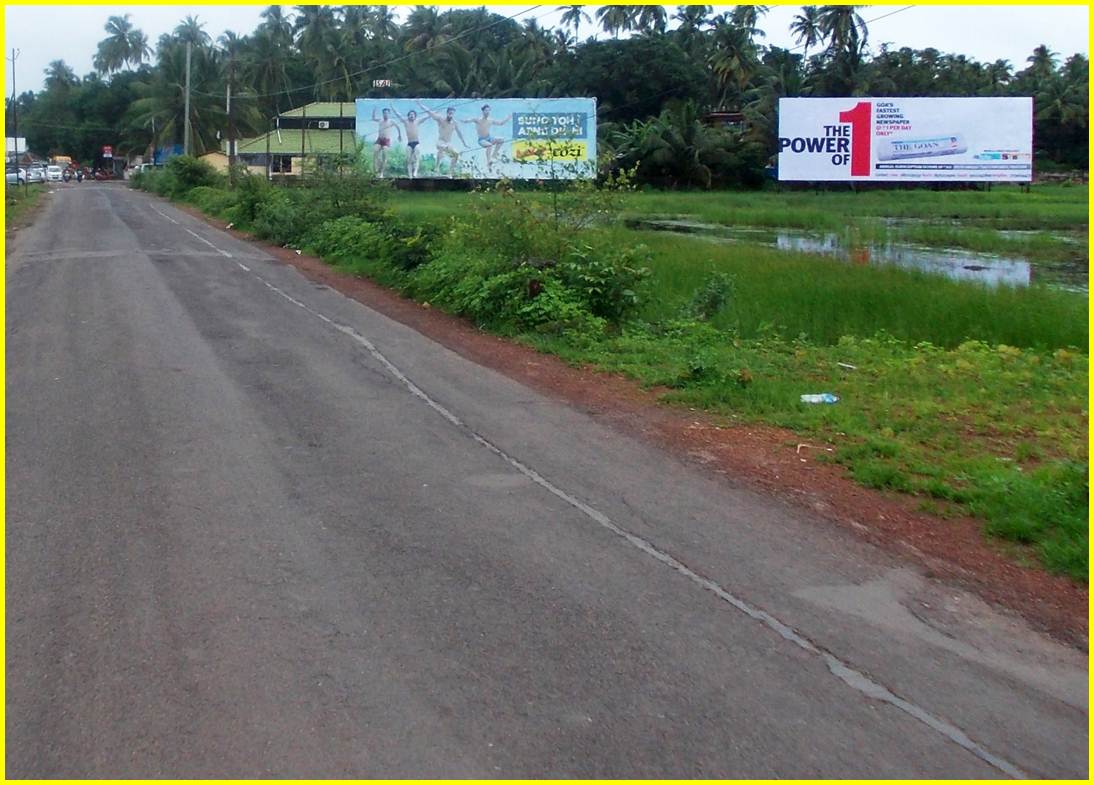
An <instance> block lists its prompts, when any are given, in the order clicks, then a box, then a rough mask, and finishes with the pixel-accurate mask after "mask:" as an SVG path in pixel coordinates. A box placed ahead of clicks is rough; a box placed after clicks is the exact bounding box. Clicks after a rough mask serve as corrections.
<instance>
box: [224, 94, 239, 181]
mask: <svg viewBox="0 0 1094 785" xmlns="http://www.w3.org/2000/svg"><path fill="white" fill-rule="evenodd" d="M229 73H230V72H229ZM225 101H226V105H225V107H224V111H225V112H227V114H228V177H229V179H230V180H231V182H232V185H235V181H236V173H235V168H234V167H235V163H236V156H235V146H234V142H233V141H232V77H231V76H230V75H229V77H228V85H227V98H226V99H225Z"/></svg>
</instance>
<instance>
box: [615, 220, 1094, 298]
mask: <svg viewBox="0 0 1094 785" xmlns="http://www.w3.org/2000/svg"><path fill="white" fill-rule="evenodd" d="M627 225H628V226H629V227H631V228H632V229H652V230H654V231H663V232H679V233H684V234H694V235H697V236H700V237H704V238H707V239H710V240H713V241H716V242H724V243H739V242H744V243H756V244H758V245H767V246H770V247H772V248H775V249H777V250H780V251H791V252H795V253H805V254H815V255H819V256H826V257H830V258H834V259H842V260H845V261H849V262H851V263H852V264H858V265H867V264H890V265H896V266H897V267H903V268H906V269H909V270H918V271H920V272H925V273H931V274H933V275H944V276H946V277H947V278H952V279H955V280H959V281H974V282H977V283H982V284H986V285H988V286H999V285H1006V286H1029V285H1030V284H1032V283H1043V284H1048V285H1051V286H1053V287H1056V288H1061V289H1067V290H1070V291H1076V292H1084V293H1085V292H1086V291H1087V286H1088V284H1087V270H1086V268H1085V265H1084V266H1080V265H1066V264H1060V265H1053V264H1031V263H1030V262H1029V261H1028V260H1026V259H1022V258H1020V257H1003V256H997V255H995V254H986V253H977V252H976V251H966V250H962V249H959V248H931V247H926V246H919V245H909V244H906V243H894V242H888V243H870V244H863V245H858V246H851V247H848V245H847V244H846V242H845V239H844V237H842V236H841V235H839V234H834V233H823V234H819V233H809V232H801V231H795V230H792V229H755V228H739V227H729V226H722V225H720V224H706V223H699V222H696V221H689V220H686V219H682V218H663V219H630V220H628V221H627Z"/></svg>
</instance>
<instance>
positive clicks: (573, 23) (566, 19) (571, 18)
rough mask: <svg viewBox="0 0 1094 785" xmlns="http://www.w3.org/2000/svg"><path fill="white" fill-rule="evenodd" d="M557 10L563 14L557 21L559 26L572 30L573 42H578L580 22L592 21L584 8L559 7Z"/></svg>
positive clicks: (574, 6) (575, 6) (577, 6)
mask: <svg viewBox="0 0 1094 785" xmlns="http://www.w3.org/2000/svg"><path fill="white" fill-rule="evenodd" d="M557 10H559V11H563V12H565V13H563V14H562V16H561V17H560V18H559V20H558V21H559V24H560V25H562V27H572V28H574V39H575V40H579V36H578V33H579V31H580V28H581V23H582V21H585V22H591V21H593V20H592V18H591V17H590V16H589V15H588V14H587V13H585V7H584V6H580V5H560V6H559V7H558V9H557Z"/></svg>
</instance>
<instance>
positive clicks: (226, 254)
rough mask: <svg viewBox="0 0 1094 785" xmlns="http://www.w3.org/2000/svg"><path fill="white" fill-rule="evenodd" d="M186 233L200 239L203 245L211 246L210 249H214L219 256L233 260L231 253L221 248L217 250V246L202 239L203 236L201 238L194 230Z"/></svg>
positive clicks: (188, 230)
mask: <svg viewBox="0 0 1094 785" xmlns="http://www.w3.org/2000/svg"><path fill="white" fill-rule="evenodd" d="M183 228H184V229H185V228H186V227H183ZM186 231H187V232H189V233H190V234H192V235H193V236H194V237H196V238H198V239H199V240H201V241H202V242H203V243H205V244H206V245H207V246H209V247H210V248H212V249H213V250H214V251H216V252H217V253H219V254H220V255H221V256H227V257H228V258H229V259H231V258H232V255H231V254H230V253H228V252H227V251H223V250H221V249H220V248H217V247H216V246H215V245H213V244H212V243H211V242H209V241H208V240H206V239H205V238H204V237H202V236H201V235H200V234H198V233H197V232H195V231H194V230H193V229H186Z"/></svg>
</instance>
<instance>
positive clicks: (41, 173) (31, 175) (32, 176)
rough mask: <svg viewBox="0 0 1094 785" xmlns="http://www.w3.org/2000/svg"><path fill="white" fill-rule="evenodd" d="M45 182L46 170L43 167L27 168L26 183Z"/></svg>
mask: <svg viewBox="0 0 1094 785" xmlns="http://www.w3.org/2000/svg"><path fill="white" fill-rule="evenodd" d="M45 181H46V168H45V167H44V166H28V167H27V182H28V183H44V182H45Z"/></svg>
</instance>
